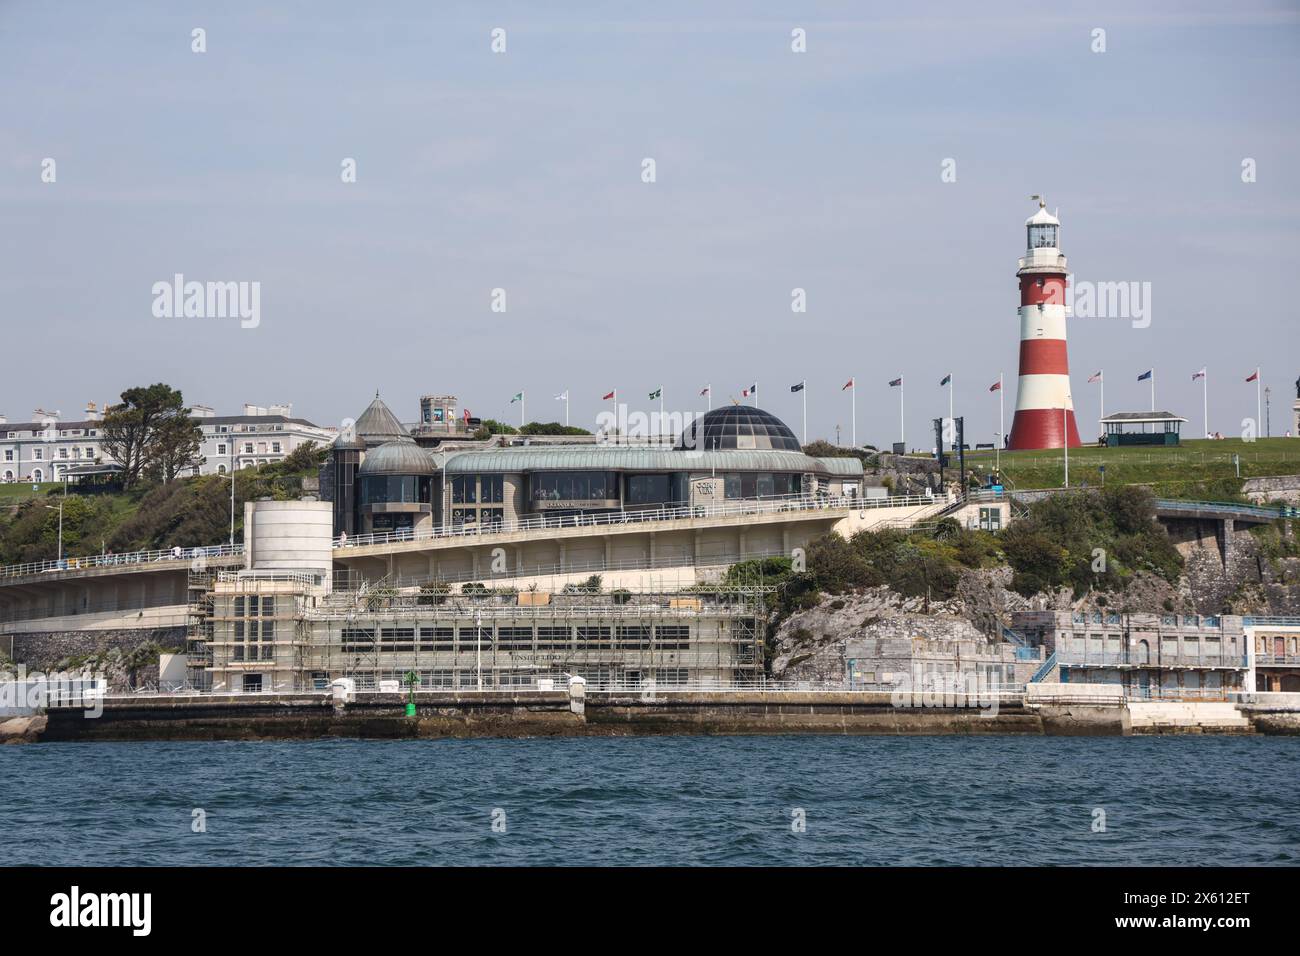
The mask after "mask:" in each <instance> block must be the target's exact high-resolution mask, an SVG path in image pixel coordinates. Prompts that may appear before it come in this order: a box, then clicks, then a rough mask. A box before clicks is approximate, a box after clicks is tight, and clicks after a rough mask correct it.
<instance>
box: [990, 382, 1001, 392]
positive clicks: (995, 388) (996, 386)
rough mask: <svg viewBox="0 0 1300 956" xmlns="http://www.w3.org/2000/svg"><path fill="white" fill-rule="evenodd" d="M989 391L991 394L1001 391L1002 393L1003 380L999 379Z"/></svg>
mask: <svg viewBox="0 0 1300 956" xmlns="http://www.w3.org/2000/svg"><path fill="white" fill-rule="evenodd" d="M989 391H990V392H1000V391H1002V380H1001V379H998V380H997V381H996V382H994V383H993V384H992V385H990V386H989Z"/></svg>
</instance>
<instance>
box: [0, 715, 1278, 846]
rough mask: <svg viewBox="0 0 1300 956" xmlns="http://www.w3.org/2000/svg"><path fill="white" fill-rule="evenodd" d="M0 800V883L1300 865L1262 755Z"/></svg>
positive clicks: (466, 770) (264, 759) (248, 753)
mask: <svg viewBox="0 0 1300 956" xmlns="http://www.w3.org/2000/svg"><path fill="white" fill-rule="evenodd" d="M0 781H2V782H0V840H2V841H3V846H4V855H3V859H4V862H5V863H7V864H19V863H48V864H67V865H83V864H91V865H93V864H123V865H127V864H135V865H154V864H205V863H212V864H227V865H230V864H245V865H251V864H295V865H309V864H320V863H347V864H361V863H368V864H493V863H494V864H564V863H593V864H625V865H631V864H724V863H725V864H741V865H750V864H847V865H868V864H917V865H924V864H1126V865H1172V864H1182V865H1199V864H1288V865H1295V864H1297V863H1298V862H1300V799H1297V798H1298V797H1300V792H1298V791H1300V740H1296V739H1286V738H1276V737H1274V738H1267V737H1261V738H1231V737H1223V738H1216V737H1198V738H1191V737H1168V738H1145V739H1135V738H1128V739H1125V738H1087V739H1071V738H1020V737H990V738H962V737H927V738H897V737H757V738H734V737H733V738H720V737H714V738H707V737H667V738H658V737H656V738H621V739H604V738H598V739H576V740H467V741H454V740H427V741H392V742H388V741H384V742H380V741H318V742H291V743H121V744H116V743H93V744H42V745H35V746H12V747H0ZM195 808H201V809H202V810H204V811H205V812H206V823H207V832H206V833H195V832H192V829H191V821H192V820H193V810H194V809H195ZM799 809H802V810H803V811H804V819H805V820H806V831H805V832H802V833H796V832H794V831H793V828H792V822H794V821H795V819H796V817H797V814H795V812H794V811H796V810H799ZM1096 809H1101V810H1104V811H1105V815H1106V817H1105V823H1106V832H1104V833H1097V832H1093V826H1094V820H1095V819H1096V817H1095V816H1094V811H1095V810H1096ZM494 811H504V825H505V832H494V829H493V821H494ZM496 819H497V821H498V826H499V825H500V821H501V820H502V816H501V813H500V812H497V813H496Z"/></svg>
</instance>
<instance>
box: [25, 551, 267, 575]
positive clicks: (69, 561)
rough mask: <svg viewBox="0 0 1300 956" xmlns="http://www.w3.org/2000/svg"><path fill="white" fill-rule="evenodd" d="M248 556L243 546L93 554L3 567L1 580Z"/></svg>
mask: <svg viewBox="0 0 1300 956" xmlns="http://www.w3.org/2000/svg"><path fill="white" fill-rule="evenodd" d="M243 553H244V546H243V545H242V544H236V545H229V544H217V545H205V546H204V547H200V548H179V547H178V548H166V549H163V550H158V551H131V552H128V553H125V554H92V555H86V556H84V557H78V558H58V559H50V560H48V561H29V562H27V563H25V564H10V565H6V566H5V567H0V578H16V577H22V576H24V575H28V574H41V573H43V572H48V571H81V570H87V569H91V568H115V567H122V566H128V565H138V564H153V563H155V562H160V561H176V562H179V561H184V562H193V561H202V560H206V559H208V558H234V557H238V556H239V555H242V554H243Z"/></svg>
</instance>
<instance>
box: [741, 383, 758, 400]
mask: <svg viewBox="0 0 1300 956" xmlns="http://www.w3.org/2000/svg"><path fill="white" fill-rule="evenodd" d="M757 392H758V383H757V382H755V383H754V384H753V385H751V386H749V388H746V389H744V390H742V391H741V393H740V394H741V397H742V398H749V396H751V395H753V394H755V393H757Z"/></svg>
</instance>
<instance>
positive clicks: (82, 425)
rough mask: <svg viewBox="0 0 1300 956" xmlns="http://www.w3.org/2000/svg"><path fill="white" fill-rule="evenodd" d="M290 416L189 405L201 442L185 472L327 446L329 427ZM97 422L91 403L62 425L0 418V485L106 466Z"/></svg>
mask: <svg viewBox="0 0 1300 956" xmlns="http://www.w3.org/2000/svg"><path fill="white" fill-rule="evenodd" d="M291 413H292V406H290V405H271V406H269V407H263V406H258V405H245V406H244V413H243V414H242V415H217V414H216V413H215V412H214V411H213V410H212V409H211V408H208V407H206V406H203V405H196V406H194V418H195V420H196V421H197V423H198V425H199V428H200V429H201V430H202V432H203V440H202V443H201V445H200V449H199V462H198V463H197V464H195V465H194V466H193V468H191V470H190V473H191V474H194V475H200V474H202V475H211V474H225V473H226V472H228V471H229V470H230V469H231V467H232V466H233V467H234V468H235V469H236V470H238V469H240V468H247V467H250V466H253V465H265V464H269V463H271V462H274V461H280V460H281V459H283V458H284V457H285V456H287V455H288V454H290V453H291V452H292V451H293V450H294V449H295V448H297V447H298V446H299V445H302V444H304V443H306V442H309V441H313V442H316V444H318V445H328V444H329V443H331V442H332V441H333V440H334V437H335V434H336V430H335V429H332V428H322V427H320V426H319V425H314V424H312V423H311V422H309V421H307V420H306V419H305V418H293V417H291ZM102 424H103V413H102V411H101V410H100V409H99V408H98V407H97V406H96V405H95V403H94V402H90V403H89V404H87V406H86V411H85V416H84V417H83V418H82V419H81V420H79V421H63V420H62V418H61V416H60V415H59V413H58V412H47V411H46V410H44V409H41V408H38V409H36V410H35V411H34V412H33V413H32V417H31V420H30V421H25V422H9V421H8V420H6V419H5V418H4V416H0V481H4V482H14V481H21V482H34V483H40V482H47V481H62V480H64V477H65V474H67V472H68V469H70V468H72V467H73V466H76V465H88V464H97V463H98V464H103V463H107V462H110V461H111V460H112V459H111V458H110V456H109V455H108V454H107V452H105V451H104V449H103V447H102V445H101V441H102V437H103V436H102V431H101V429H102ZM69 477H70V480H75V477H72V476H69Z"/></svg>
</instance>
